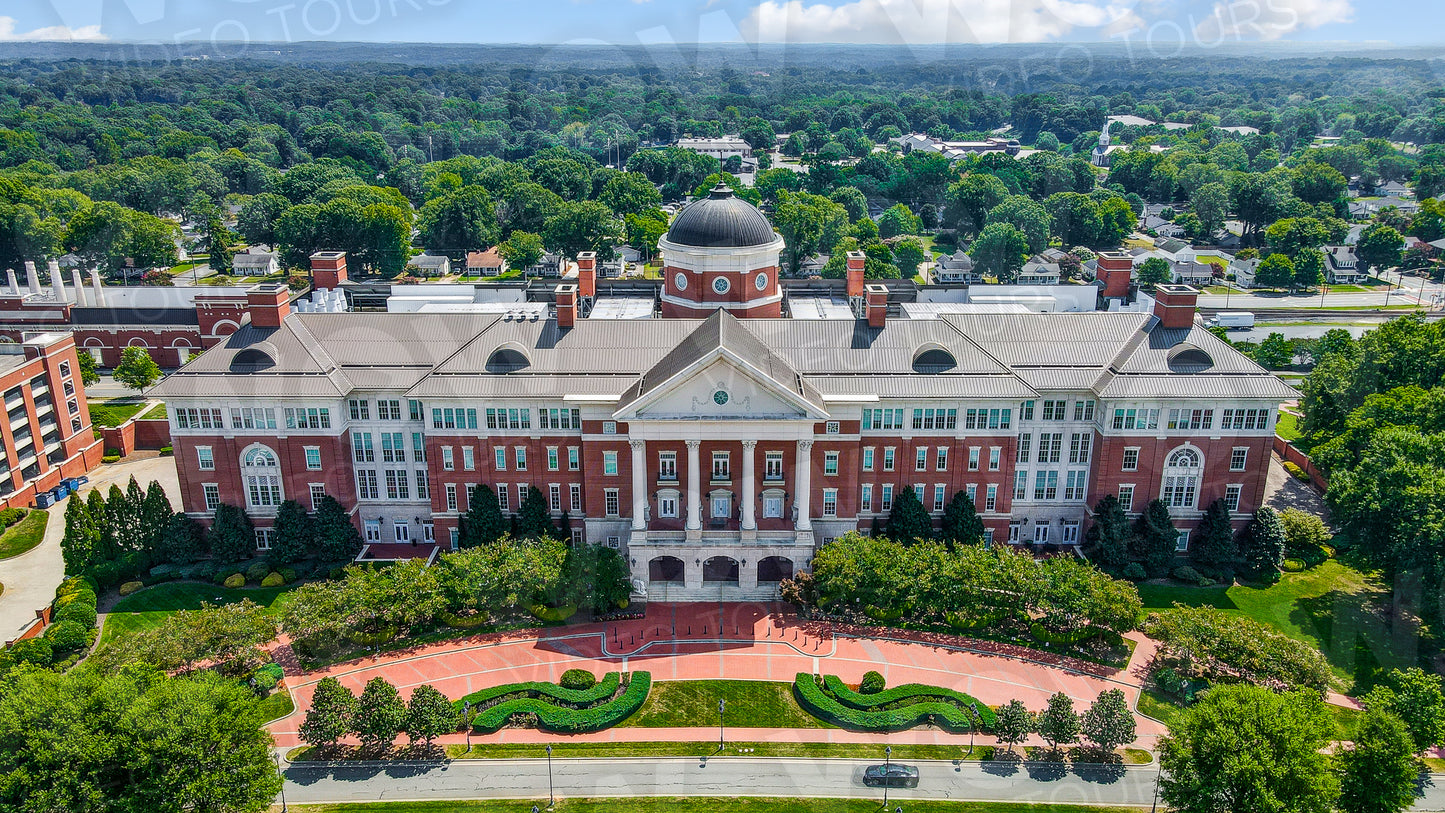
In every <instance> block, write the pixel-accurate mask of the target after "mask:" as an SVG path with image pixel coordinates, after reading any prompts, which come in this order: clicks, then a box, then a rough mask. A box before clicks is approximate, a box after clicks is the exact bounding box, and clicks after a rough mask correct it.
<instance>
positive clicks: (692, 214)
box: [667, 184, 778, 248]
mask: <svg viewBox="0 0 1445 813" xmlns="http://www.w3.org/2000/svg"><path fill="white" fill-rule="evenodd" d="M777 237H778V236H777V234H775V233H774V232H773V226H772V224H771V223H769V222H768V219H767V218H766V217H764V216H763V213H762V212H760V211H758V209H757V207H756V206H753V205H752V204H751V203H748V202H747V201H745V200H743V199H742V198H739V197H736V196H735V195H733V191H732V190H731V189H729V188H727V187H726V186H724V185H722V184H718V185H717V186H716V187H715V188H714V189H713V190H712V191H711V192H710V193H708V196H707V197H705V198H701V199H699V200H697V201H694V202H693V203H690V204H688V205H687V208H685V209H683V210H682V212H681V213H679V214H678V216H677V218H676V219H675V220H673V221H672V226H671V227H670V228H669V229H668V230H667V240H668V242H671V243H676V244H677V245H680V246H698V247H702V248H742V247H746V246H765V245H767V244H769V243H771V242H773V241H774V240H776V239H777Z"/></svg>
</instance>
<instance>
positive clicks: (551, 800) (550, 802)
mask: <svg viewBox="0 0 1445 813" xmlns="http://www.w3.org/2000/svg"><path fill="white" fill-rule="evenodd" d="M556 806H557V794H556V791H554V790H553V786H552V744H551V743H548V744H547V809H548V810H551V809H552V808H553V807H556Z"/></svg>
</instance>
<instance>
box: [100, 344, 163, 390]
mask: <svg viewBox="0 0 1445 813" xmlns="http://www.w3.org/2000/svg"><path fill="white" fill-rule="evenodd" d="M111 377H112V378H114V379H115V380H116V381H118V382H120V383H122V384H124V385H126V386H127V387H130V388H131V389H133V390H144V389H149V388H150V387H151V386H152V385H153V384H155V383H156V382H157V381H160V380H161V368H160V365H158V364H156V363H155V360H154V359H152V358H151V354H150V351H148V350H146V349H145V348H144V347H127V348H126V349H125V350H122V351H121V354H120V363H119V364H117V365H115V372H113V373H111Z"/></svg>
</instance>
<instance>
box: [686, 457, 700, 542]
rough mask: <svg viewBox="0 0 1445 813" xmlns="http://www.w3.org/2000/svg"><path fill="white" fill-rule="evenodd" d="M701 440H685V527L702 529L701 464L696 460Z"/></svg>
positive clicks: (691, 529)
mask: <svg viewBox="0 0 1445 813" xmlns="http://www.w3.org/2000/svg"><path fill="white" fill-rule="evenodd" d="M701 444H702V441H698V440H689V441H687V529H688V530H690V531H700V530H702V464H701V463H699V462H698V456H699V454H700V453H699V452H698V446H700V445H701Z"/></svg>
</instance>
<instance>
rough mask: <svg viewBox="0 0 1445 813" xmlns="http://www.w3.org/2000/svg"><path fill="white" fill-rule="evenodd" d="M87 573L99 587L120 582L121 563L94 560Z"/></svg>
mask: <svg viewBox="0 0 1445 813" xmlns="http://www.w3.org/2000/svg"><path fill="white" fill-rule="evenodd" d="M88 575H89V576H90V577H91V579H93V580H94V581H95V583H96V586H97V588H99V589H104V588H106V587H110V586H112V585H116V584H120V583H121V581H122V578H121V564H120V562H96V563H95V564H94V565H91V567H90V571H89V574H88Z"/></svg>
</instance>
